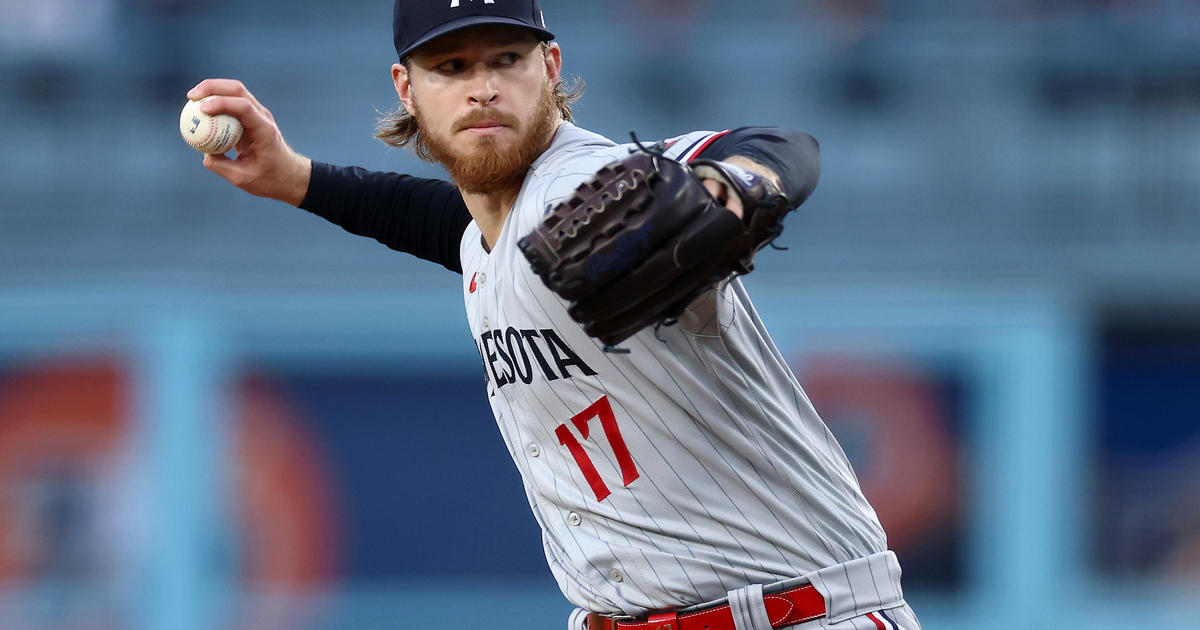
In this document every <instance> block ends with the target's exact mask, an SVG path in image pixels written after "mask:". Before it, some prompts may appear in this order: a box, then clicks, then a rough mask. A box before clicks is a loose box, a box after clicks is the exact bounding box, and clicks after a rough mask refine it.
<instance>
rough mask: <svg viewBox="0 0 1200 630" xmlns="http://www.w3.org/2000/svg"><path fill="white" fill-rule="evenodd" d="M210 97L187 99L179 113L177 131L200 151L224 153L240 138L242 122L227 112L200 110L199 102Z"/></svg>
mask: <svg viewBox="0 0 1200 630" xmlns="http://www.w3.org/2000/svg"><path fill="white" fill-rule="evenodd" d="M210 98H212V97H211V96H206V97H204V98H202V99H200V100H198V101H188V102H187V104H186V105H184V106H183V112H182V113H181V114H179V133H180V134H182V135H183V139H184V140H185V141H187V143H188V144H190V145H192V148H194V149H196V150H197V151H200V152H201V153H225V152H226V151H229V150H230V149H232V148H233V145H235V144H237V141H238V140H240V139H241V138H242V123H241V122H239V121H238V119H236V118H234V117H233V116H230V115H229V114H217V115H216V116H209V115H208V114H205V113H204V112H202V111H200V103H203V102H204V101H207V100H208V99H210Z"/></svg>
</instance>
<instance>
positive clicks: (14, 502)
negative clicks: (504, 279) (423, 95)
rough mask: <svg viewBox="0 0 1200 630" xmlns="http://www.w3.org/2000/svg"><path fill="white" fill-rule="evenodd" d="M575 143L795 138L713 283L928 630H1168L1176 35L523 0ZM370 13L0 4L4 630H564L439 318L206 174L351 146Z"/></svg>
mask: <svg viewBox="0 0 1200 630" xmlns="http://www.w3.org/2000/svg"><path fill="white" fill-rule="evenodd" d="M543 8H544V9H545V10H546V13H547V19H548V22H549V25H550V27H551V28H552V29H553V30H554V31H555V32H556V33H557V34H558V35H559V39H560V41H561V43H562V45H563V48H564V56H565V62H566V69H567V71H568V73H570V74H574V75H578V76H580V77H582V78H583V79H585V80H586V81H587V83H588V85H589V88H588V93H587V94H586V96H585V97H584V100H583V102H582V104H581V105H580V106H579V107H578V109H577V114H578V116H577V117H578V119H579V121H580V122H581V124H583V125H584V126H587V127H589V128H592V129H595V130H597V131H600V132H602V133H605V134H607V135H609V136H610V137H613V138H616V139H621V138H624V137H626V135H627V133H628V132H629V131H630V130H631V129H633V130H636V131H637V132H638V133H639V135H640V136H641V137H643V138H652V137H663V136H668V135H673V134H675V133H678V132H682V131H686V130H691V129H696V128H706V129H719V128H726V127H732V126H736V125H742V124H755V123H766V124H779V125H789V126H795V127H799V128H802V129H805V130H808V131H810V132H811V133H813V135H815V136H816V137H817V138H818V139H819V140H821V142H822V144H823V151H824V174H823V178H822V182H821V184H820V186H819V188H818V190H817V192H816V194H815V195H814V197H813V198H812V199H811V201H810V202H809V203H807V204H806V205H805V206H804V207H803V209H802V210H801V211H800V212H799V213H797V214H794V215H792V217H791V218H790V220H789V224H788V225H789V227H788V230H787V232H786V233H785V235H784V238H783V241H782V242H783V243H784V244H785V245H786V246H788V247H789V249H788V251H786V252H768V253H766V254H765V255H763V256H762V258H761V263H760V270H759V271H758V272H756V273H755V274H754V275H753V276H750V277H749V278H748V279H747V282H748V284H749V285H750V287H751V292H752V294H753V295H754V296H755V299H756V302H757V304H758V306H759V308H760V310H761V312H762V314H763V316H764V318H765V320H766V321H767V324H768V326H769V327H770V328H771V330H772V331H773V333H774V335H775V339H776V341H777V342H778V343H779V345H780V347H781V348H782V349H783V350H784V352H785V354H787V355H788V356H789V357H791V358H792V361H793V365H794V367H795V369H796V371H797V373H798V374H799V376H800V379H801V381H802V383H804V384H805V386H806V388H807V389H808V391H809V392H810V394H811V395H812V397H813V399H814V400H815V402H816V404H817V407H818V409H819V410H821V411H822V414H823V415H824V416H825V417H826V419H827V421H828V422H829V423H830V425H831V426H832V427H833V430H834V432H835V433H836V434H837V435H838V436H839V438H840V439H841V440H842V442H843V444H844V445H845V446H846V448H847V451H848V452H849V453H850V454H851V457H852V458H853V459H854V461H855V463H856V468H857V470H858V471H859V474H860V478H861V479H862V482H863V485H864V488H865V490H866V491H867V493H868V494H869V495H870V496H871V498H872V500H873V502H874V503H875V505H876V506H877V507H878V510H879V513H880V516H881V518H882V520H883V521H884V523H885V525H886V526H887V527H888V529H889V532H890V536H891V541H892V545H893V547H894V548H895V549H896V550H897V551H898V553H899V554H900V556H901V559H902V561H903V562H904V564H905V568H906V574H905V579H906V590H907V592H908V593H909V599H910V601H911V602H912V604H913V606H914V607H915V608H916V609H917V611H918V613H919V614H920V616H921V617H922V620H923V621H924V623H925V627H926V628H929V629H930V630H944V629H953V628H995V629H1001V628H1004V629H1010V628H1030V629H1038V628H1062V627H1089V628H1095V629H1116V628H1180V629H1183V628H1198V627H1200V621H1198V620H1200V422H1198V420H1200V412H1198V411H1197V406H1196V402H1195V401H1196V398H1197V394H1200V387H1198V383H1200V273H1198V271H1197V270H1198V269H1200V209H1198V208H1200V206H1198V202H1200V177H1197V174H1198V173H1200V5H1198V4H1197V3H1195V2H1193V1H1190V0H1002V1H1000V2H984V1H981V0H959V1H958V2H933V1H931V0H890V1H889V0H826V1H816V0H809V1H800V0H795V1H784V0H760V1H757V2H749V3H737V2H716V1H705V0H693V1H687V0H674V1H665V0H658V1H651V0H640V1H635V0H606V1H603V2H567V1H566V0H543ZM390 11H391V2H389V1H388V0H370V1H367V0H343V1H342V2H339V3H332V2H317V1H315V0H290V1H287V2H285V1H283V0H243V1H235V0H205V1H203V2H201V1H199V0H0V132H2V135H0V137H2V142H3V146H4V150H3V151H0V628H3V629H4V630H93V629H96V630H99V629H104V630H108V629H112V630H126V629H130V630H168V629H170V630H208V629H210V628H247V629H254V630H325V629H334V628H338V629H340V628H354V629H355V630H374V629H377V628H378V629H384V628H389V629H390V628H424V627H441V626H475V625H479V626H482V627H487V628H491V629H493V630H504V629H508V628H512V629H518V628H519V629H522V630H523V629H526V628H533V627H537V628H556V627H562V626H563V624H564V623H565V617H566V614H567V612H568V610H569V606H568V605H567V604H566V603H565V601H564V600H563V599H562V597H561V595H560V594H559V593H558V591H557V588H556V586H555V585H554V583H553V580H552V579H551V577H550V575H549V572H548V570H547V569H546V568H545V565H544V562H543V558H542V552H541V546H540V541H539V535H538V531H537V527H536V524H535V523H534V521H533V519H532V518H531V516H530V515H529V513H528V508H527V506H526V504H525V500H524V496H523V494H522V492H521V490H520V482H519V479H518V477H517V475H516V472H515V470H514V468H513V466H512V464H511V462H510V461H509V460H508V457H507V454H506V453H505V452H504V448H503V445H502V442H501V440H500V438H499V435H498V432H497V431H496V430H495V428H494V426H495V425H494V421H493V419H492V418H491V414H490V412H489V410H488V407H487V404H486V401H485V398H484V390H483V379H482V375H481V374H480V369H481V368H480V365H479V362H478V357H477V354H476V351H475V349H474V346H473V345H472V342H471V339H470V336H469V334H468V332H467V329H466V326H465V323H464V321H463V318H462V315H461V309H462V303H461V296H460V294H459V291H460V289H459V288H458V286H459V285H458V284H457V282H458V280H456V279H455V277H453V276H452V275H450V274H448V273H447V272H445V271H444V270H442V269H441V268H440V267H436V266H434V265H432V264H429V263H426V262H422V261H418V260H415V259H412V258H410V257H408V256H405V255H401V254H396V253H394V252H390V251H388V250H387V249H385V248H383V247H381V246H379V245H378V244H376V243H374V242H372V241H369V240H366V239H361V238H356V237H351V236H349V235H347V234H345V233H343V232H342V231H341V230H339V229H337V228H335V227H332V226H330V225H329V224H326V223H324V222H323V221H322V220H320V219H318V218H316V217H313V216H311V215H308V214H307V213H305V212H303V211H300V210H295V209H292V208H289V207H286V206H283V205H281V204H277V203H273V202H268V201H264V200H260V199H255V198H251V197H248V196H246V195H244V194H242V193H240V192H238V191H236V190H234V189H233V188H231V187H230V186H228V185H226V184H225V183H224V182H223V181H221V180H220V179H218V178H217V177H216V176H214V175H212V174H210V173H208V172H207V171H205V170H204V169H203V168H202V167H201V165H200V157H199V155H198V154H196V153H195V152H194V151H192V150H191V149H189V148H188V147H187V146H186V145H185V144H184V143H183V142H181V141H180V139H179V138H178V136H177V135H176V134H177V132H176V120H177V116H178V112H179V108H180V107H181V106H182V104H183V101H184V98H185V97H184V93H185V92H186V91H187V90H188V89H189V88H191V87H192V86H193V85H194V84H195V83H197V82H198V81H199V80H200V79H202V78H204V77H210V76H223V77H235V78H239V79H242V80H243V81H245V82H246V84H247V85H248V86H249V87H250V88H251V90H253V91H254V92H255V93H256V94H257V96H258V97H259V98H260V99H261V100H262V101H263V102H264V103H265V104H266V105H267V106H268V107H269V108H271V109H272V111H273V112H274V114H275V116H276V118H277V119H278V121H279V123H280V125H281V126H282V128H283V130H284V132H285V135H286V136H287V137H288V139H289V140H290V142H291V143H292V145H293V146H295V147H296V148H297V149H298V150H300V151H302V152H304V153H306V154H309V155H311V156H314V157H315V158H317V159H321V160H324V161H332V162H337V163H342V164H358V165H362V166H366V167H370V168H377V169H391V170H399V171H407V172H414V173H419V174H424V175H430V176H437V175H438V173H439V172H438V171H437V170H436V169H434V168H433V167H430V166H428V165H424V164H421V163H419V162H416V161H414V159H412V158H411V157H410V156H409V155H408V154H407V153H406V152H402V151H388V150H386V147H384V146H383V145H382V144H381V143H379V142H377V141H374V140H373V139H372V138H371V132H372V127H373V123H374V120H375V118H376V116H377V115H378V113H379V112H381V111H386V110H389V109H390V108H392V107H393V106H394V105H395V96H394V93H393V91H392V88H391V84H390V81H389V77H388V67H389V65H390V64H391V63H392V60H393V59H392V56H393V54H394V53H393V51H392V48H391V39H390V23H389V19H390Z"/></svg>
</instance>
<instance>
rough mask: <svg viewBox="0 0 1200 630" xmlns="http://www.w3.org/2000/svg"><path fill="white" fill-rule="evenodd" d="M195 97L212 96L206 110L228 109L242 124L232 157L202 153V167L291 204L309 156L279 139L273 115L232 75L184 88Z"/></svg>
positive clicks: (304, 183) (303, 184) (302, 184)
mask: <svg viewBox="0 0 1200 630" xmlns="http://www.w3.org/2000/svg"><path fill="white" fill-rule="evenodd" d="M187 96H188V98H189V99H192V100H199V99H201V98H204V97H205V96H215V98H211V99H208V100H207V101H205V102H204V104H203V105H202V106H201V107H202V109H203V111H204V112H205V113H207V114H210V115H216V114H229V115H231V116H233V117H234V118H237V119H238V120H239V121H240V122H241V123H242V127H243V128H244V132H243V133H242V138H241V140H239V141H238V143H237V144H236V145H234V150H236V151H237V157H236V158H230V157H228V156H224V155H205V156H204V167H205V168H207V169H208V170H210V171H212V172H214V173H216V174H217V175H220V176H221V177H224V178H225V179H226V180H228V181H229V183H231V184H233V185H234V186H237V187H238V188H241V189H242V190H245V191H246V192H248V193H250V194H252V195H258V196H259V197H268V198H271V199H278V200H280V201H283V202H286V203H289V204H291V205H293V206H298V205H300V202H302V201H304V195H305V194H306V193H307V192H308V182H309V178H310V176H311V174H312V161H311V160H309V159H308V158H306V157H304V156H302V155H300V154H299V153H297V152H295V151H294V150H293V149H292V148H291V147H289V146H288V144H287V142H284V140H283V134H282V133H281V132H280V131H279V126H278V125H277V124H276V123H275V117H274V116H273V115H272V114H271V112H270V111H269V110H268V109H267V108H266V107H263V105H262V103H259V102H258V99H256V98H254V95H253V94H251V93H250V91H249V90H247V89H246V86H245V85H243V84H242V82H241V81H236V80H233V79H205V80H204V81H201V82H200V84H199V85H197V86H196V87H194V88H192V90H191V91H190V92H188V94H187Z"/></svg>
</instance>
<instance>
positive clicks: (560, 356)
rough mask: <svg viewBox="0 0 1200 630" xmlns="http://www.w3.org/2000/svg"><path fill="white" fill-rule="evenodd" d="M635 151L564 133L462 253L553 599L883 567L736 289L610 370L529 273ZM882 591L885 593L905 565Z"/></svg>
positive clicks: (800, 396)
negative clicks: (577, 196)
mask: <svg viewBox="0 0 1200 630" xmlns="http://www.w3.org/2000/svg"><path fill="white" fill-rule="evenodd" d="M717 135H718V134H715V133H713V132H694V133H690V134H687V135H684V136H681V137H679V138H676V139H674V140H673V141H672V142H671V143H670V144H669V147H668V149H667V151H668V152H667V155H668V156H671V157H677V158H678V157H682V158H685V159H686V158H690V157H692V156H694V155H695V154H697V153H699V152H700V151H701V150H703V147H704V146H706V144H707V143H708V142H711V141H712V140H713V139H714V138H715V137H716V136H717ZM630 149H631V145H618V144H615V143H613V142H612V141H610V140H607V139H605V138H603V137H602V136H599V135H596V134H594V133H591V132H588V131H585V130H583V129H581V128H578V127H576V126H574V125H571V124H570V123H564V124H563V125H562V127H561V128H560V129H559V131H558V133H557V135H556V137H555V140H554V142H553V144H552V146H551V147H550V149H549V150H547V151H546V152H545V153H544V154H543V155H542V156H541V157H540V158H539V159H538V160H537V161H536V162H534V164H533V166H532V168H531V169H530V172H529V174H528V175H527V177H526V179H525V182H524V184H523V186H522V188H521V191H520V194H519V195H518V197H517V200H516V202H515V204H514V207H513V209H512V211H511V212H510V213H509V216H508V217H507V219H506V222H505V225H504V226H503V229H502V231H501V233H500V236H499V238H498V240H497V242H496V244H495V246H494V247H493V248H492V250H491V251H490V252H488V251H486V250H485V248H484V246H483V243H482V238H481V234H480V231H479V229H478V227H477V226H476V225H475V224H474V223H471V224H470V225H469V226H468V228H467V230H466V232H465V233H464V235H463V239H462V243H461V249H460V253H461V259H462V262H463V295H464V300H465V305H466V311H467V318H468V323H469V326H470V329H471V332H472V335H473V337H474V338H475V341H476V344H477V346H478V349H479V353H480V357H481V359H482V361H483V364H484V370H485V372H486V373H487V375H488V383H487V394H488V396H489V400H490V402H491V406H492V409H493V412H494V413H495V416H496V421H497V424H498V426H499V428H500V432H501V434H502V436H503V439H504V441H505V443H506V445H507V446H508V449H509V451H510V453H511V455H512V458H513V461H514V462H515V463H516V466H517V468H518V469H519V470H520V473H521V477H522V480H523V482H524V487H525V491H526V495H527V497H528V500H529V504H530V506H531V507H532V509H533V513H534V516H535V518H536V519H537V521H538V523H539V525H540V526H541V529H542V533H543V537H542V538H543V544H544V547H545V552H546V558H547V561H548V562H549V565H550V569H551V571H552V573H553V574H554V576H555V579H556V580H557V581H558V583H559V586H560V587H561V588H562V590H563V592H564V594H565V595H566V597H567V598H568V600H570V601H571V602H572V603H574V604H575V605H577V606H579V607H580V608H583V609H586V610H590V611H594V612H600V613H608V614H631V615H638V614H642V613H644V612H646V611H651V610H664V609H671V608H678V607H684V606H689V605H694V604H697V603H700V602H706V601H710V600H714V599H718V598H722V597H725V595H726V593H727V592H729V591H731V590H733V589H737V588H740V587H743V586H746V585H748V584H772V583H776V582H780V581H782V580H787V579H790V578H796V577H798V576H802V575H805V574H808V573H810V572H814V571H818V570H820V569H823V568H826V567H830V566H833V565H838V564H841V563H845V562H848V561H851V560H855V559H859V558H865V557H867V556H871V555H872V554H879V553H881V552H884V551H885V550H886V540H885V537H884V533H883V530H882V528H881V527H880V525H879V522H878V520H877V519H876V516H875V513H874V511H873V510H872V509H871V507H870V505H868V503H867V502H866V500H865V499H864V498H863V496H862V493H861V491H860V490H859V487H858V483H857V480H856V478H855V476H854V473H853V471H852V470H851V468H850V465H849V463H848V462H847V459H846V457H845V455H844V454H843V452H842V450H841V448H840V447H839V446H838V444H837V442H836V440H835V439H834V438H833V436H832V435H831V434H830V432H829V431H828V429H827V428H826V427H825V425H824V423H822V422H821V420H820V418H819V417H818V416H817V414H816V412H815V411H814V409H813V407H812V405H811V404H810V403H809V401H808V399H807V397H806V396H805V395H804V392H803V391H802V390H801V388H800V386H799V385H798V384H797V382H796V379H795V377H794V376H793V375H792V373H791V371H790V370H789V368H788V366H787V364H786V362H785V361H784V359H783V357H782V356H781V355H780V353H779V351H778V349H777V348H776V347H775V345H774V343H773V342H772V341H771V339H770V337H769V336H768V335H767V332H766V330H765V328H764V327H763V324H762V321H761V320H760V319H759V317H758V315H757V313H756V312H755V310H754V307H753V305H752V304H751V302H750V298H749V296H748V295H747V293H746V290H745V288H744V287H743V285H742V283H741V282H740V281H739V280H736V279H735V280H733V281H731V282H729V283H727V284H725V285H723V286H722V287H721V288H720V289H719V290H714V291H712V292H710V293H709V294H708V295H706V296H704V297H702V298H701V299H700V300H698V301H697V302H696V303H694V304H693V305H692V306H691V307H690V308H689V310H688V311H687V312H686V313H685V314H684V316H683V317H681V319H680V323H679V325H677V326H672V327H666V328H662V329H661V330H659V331H658V334H657V336H656V334H655V331H654V330H652V329H647V330H643V331H641V332H639V333H638V334H636V335H635V336H633V337H632V338H631V339H630V340H628V341H627V342H625V343H624V344H622V346H623V347H625V348H628V349H629V350H630V352H629V353H628V354H614V353H606V352H604V351H603V349H602V348H603V346H602V344H601V343H600V342H599V341H597V340H595V339H592V338H590V337H588V336H587V335H585V334H584V333H583V331H582V329H581V328H580V327H579V325H578V324H576V323H575V322H574V321H572V320H571V318H570V316H569V315H568V314H567V312H566V305H565V303H564V302H563V301H562V300H560V299H559V298H558V297H557V296H555V295H554V294H553V293H551V292H550V291H549V290H548V289H547V288H546V287H545V286H544V285H543V284H542V282H541V280H540V279H539V278H538V277H537V276H536V275H534V274H533V272H532V271H531V270H530V268H529V265H528V263H527V262H526V261H525V259H524V257H523V256H522V255H521V253H520V251H519V250H518V248H517V246H516V241H517V240H518V239H519V238H520V237H522V236H524V235H525V234H527V233H529V232H530V231H531V230H532V229H533V228H534V226H535V225H536V224H537V223H538V222H539V221H540V220H541V218H542V216H543V214H544V213H545V211H546V210H548V209H549V208H550V207H553V205H554V204H555V203H557V202H558V201H561V200H563V199H565V198H566V197H567V196H569V195H570V193H571V192H572V191H573V190H574V189H575V188H576V187H577V186H578V185H579V184H580V183H581V182H582V181H583V180H585V179H586V178H588V177H590V176H591V175H592V174H594V173H595V172H596V171H597V170H598V169H599V168H600V167H601V166H603V165H604V164H606V163H608V162H611V161H612V160H614V159H617V158H619V157H621V156H623V155H626V154H627V153H628V151H629V150H630ZM848 575H849V574H848ZM876 579H878V578H876ZM883 579H885V580H888V581H891V582H896V584H894V585H893V586H894V587H895V589H896V590H897V591H898V588H899V587H898V580H899V571H898V566H897V568H896V570H895V571H894V575H887V576H886V577H884V578H883Z"/></svg>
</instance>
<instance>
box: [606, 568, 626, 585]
mask: <svg viewBox="0 0 1200 630" xmlns="http://www.w3.org/2000/svg"><path fill="white" fill-rule="evenodd" d="M608 577H610V578H612V581H614V582H624V581H625V574H624V573H621V570H620V569H618V568H616V567H613V569H612V571H609V572H608Z"/></svg>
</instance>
